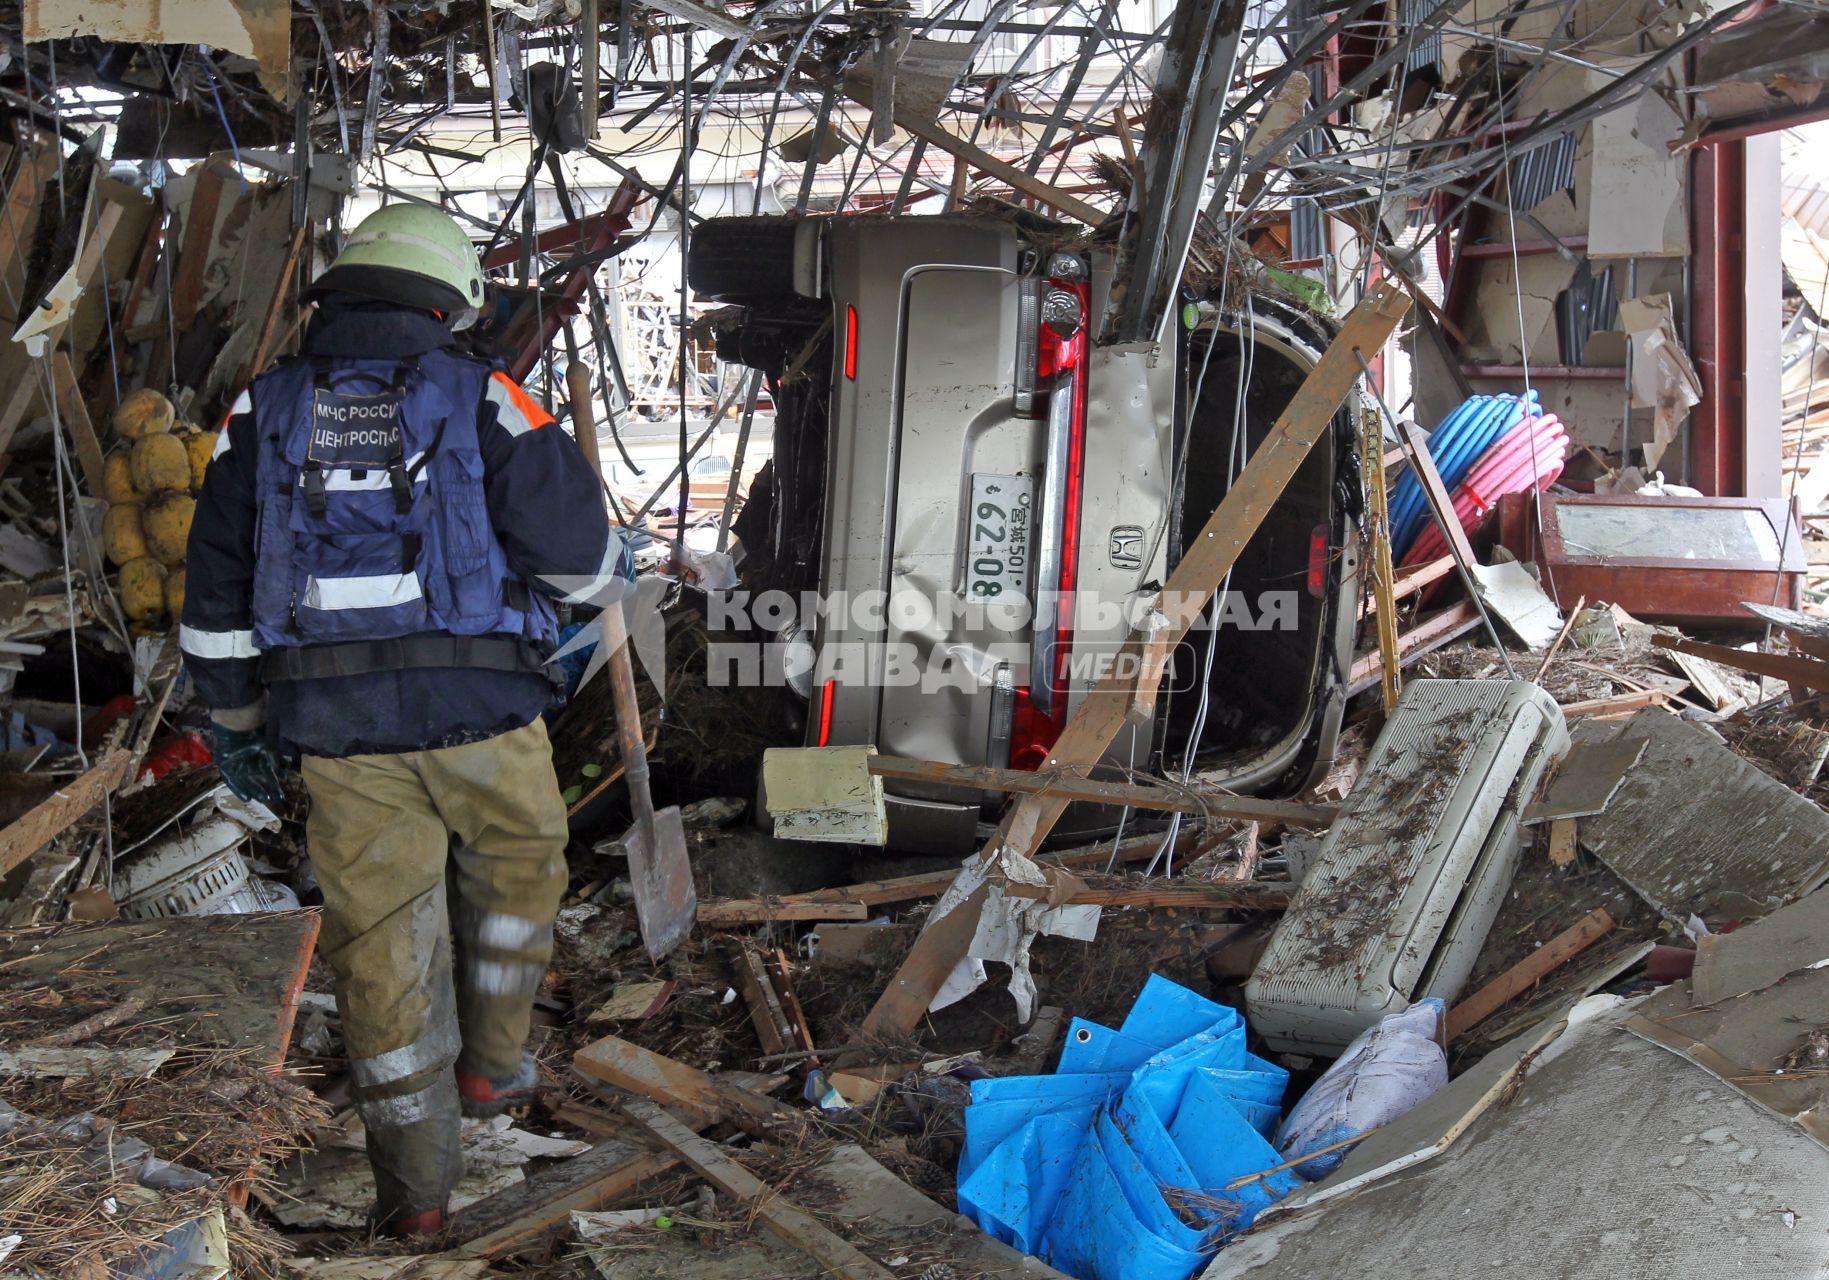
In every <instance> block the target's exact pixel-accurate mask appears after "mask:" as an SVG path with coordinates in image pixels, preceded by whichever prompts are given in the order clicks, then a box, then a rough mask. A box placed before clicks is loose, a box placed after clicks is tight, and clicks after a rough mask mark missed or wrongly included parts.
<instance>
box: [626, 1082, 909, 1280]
mask: <svg viewBox="0 0 1829 1280" xmlns="http://www.w3.org/2000/svg"><path fill="white" fill-rule="evenodd" d="M621 1105H622V1109H623V1111H624V1112H625V1113H626V1114H627V1115H628V1117H629V1118H630V1119H631V1120H633V1121H635V1123H637V1124H639V1125H641V1126H642V1127H643V1128H644V1129H646V1130H647V1131H648V1132H649V1133H650V1134H652V1135H653V1136H654V1139H655V1141H657V1142H659V1143H660V1144H661V1145H662V1146H664V1147H666V1148H667V1150H669V1151H671V1152H673V1154H675V1155H677V1156H678V1157H679V1158H680V1159H681V1160H683V1161H685V1162H686V1164H687V1165H688V1166H689V1167H690V1168H691V1169H692V1171H693V1172H694V1173H697V1174H698V1175H699V1176H700V1177H701V1178H703V1179H705V1181H707V1182H709V1183H710V1184H711V1185H712V1186H714V1187H716V1188H717V1189H718V1190H719V1191H721V1192H723V1193H724V1194H725V1195H727V1196H730V1197H731V1198H732V1199H734V1200H738V1201H741V1202H742V1203H743V1204H744V1205H746V1206H748V1207H749V1208H750V1209H751V1211H753V1212H754V1213H755V1215H756V1217H758V1218H760V1219H761V1220H762V1225H763V1226H765V1227H767V1228H768V1229H769V1231H770V1232H771V1233H772V1234H773V1235H775V1236H776V1237H778V1238H779V1239H781V1240H783V1241H785V1242H786V1243H788V1244H790V1245H792V1246H793V1247H794V1248H796V1249H799V1250H800V1251H801V1252H803V1253H805V1254H807V1255H809V1256H810V1257H812V1258H813V1259H814V1260H815V1261H817V1262H818V1263H819V1264H820V1266H821V1268H822V1270H823V1273H824V1274H825V1275H828V1276H838V1277H842V1280H894V1277H893V1276H892V1275H891V1273H890V1272H889V1271H887V1270H886V1269H885V1268H883V1267H881V1266H879V1265H878V1264H877V1263H875V1262H872V1261H871V1260H870V1259H869V1258H867V1257H865V1256H864V1255H863V1254H861V1253H859V1252H858V1251H857V1249H855V1248H854V1247H853V1246H851V1245H849V1244H847V1243H845V1241H843V1240H841V1239H840V1238H839V1237H838V1236H837V1235H835V1234H834V1233H833V1232H832V1231H830V1230H829V1229H827V1228H826V1227H825V1226H823V1225H822V1224H821V1223H820V1222H819V1220H818V1219H817V1218H815V1217H814V1216H813V1215H812V1214H810V1213H808V1212H807V1211H806V1210H805V1209H802V1208H801V1207H800V1206H799V1205H797V1204H794V1203H793V1202H792V1201H789V1200H787V1199H786V1198H784V1197H783V1196H781V1195H778V1194H777V1193H776V1192H775V1190H774V1189H773V1188H772V1187H770V1186H769V1185H768V1184H767V1183H765V1182H763V1181H762V1180H761V1179H760V1178H758V1177H756V1175H755V1174H753V1173H751V1172H750V1171H749V1170H748V1169H745V1168H744V1167H743V1166H742V1165H740V1164H738V1163H737V1162H736V1161H735V1160H732V1159H731V1158H730V1157H729V1156H728V1155H726V1154H725V1153H724V1151H723V1149H722V1148H720V1147H719V1146H718V1145H717V1144H716V1143H715V1142H709V1141H707V1140H706V1139H704V1138H701V1137H699V1135H698V1134H696V1133H694V1132H693V1131H692V1130H691V1129H688V1128H687V1127H686V1126H685V1125H683V1124H681V1123H680V1122H679V1121H678V1120H676V1119H674V1118H673V1117H672V1116H670V1115H668V1114H667V1113H666V1112H665V1111H662V1110H661V1109H660V1108H659V1107H658V1106H656V1105H655V1104H654V1103H652V1102H649V1101H647V1100H645V1099H642V1098H628V1099H624V1100H623V1101H622V1103H621Z"/></svg>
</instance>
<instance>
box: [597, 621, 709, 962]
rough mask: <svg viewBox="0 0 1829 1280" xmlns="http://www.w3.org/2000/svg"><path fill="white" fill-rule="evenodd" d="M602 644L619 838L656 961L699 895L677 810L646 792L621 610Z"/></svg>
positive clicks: (687, 925) (687, 929)
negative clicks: (623, 810) (623, 788)
mask: <svg viewBox="0 0 1829 1280" xmlns="http://www.w3.org/2000/svg"><path fill="white" fill-rule="evenodd" d="M602 619H603V639H602V641H601V642H600V643H602V644H604V645H606V646H608V651H609V658H608V660H607V663H606V666H607V668H608V671H609V676H610V696H611V697H612V698H613V699H614V700H615V703H616V735H617V737H618V738H620V739H621V741H622V766H623V777H624V778H625V779H627V781H628V784H629V803H630V804H631V805H632V806H633V808H634V810H635V825H634V826H632V827H630V828H629V830H628V832H627V833H626V834H625V835H624V836H623V838H622V843H623V847H624V848H626V849H627V850H628V851H629V882H630V884H631V885H632V886H633V887H634V889H635V920H636V923H637V924H638V925H639V926H640V928H641V940H642V943H643V945H645V946H646V947H647V948H648V954H649V955H650V956H652V957H653V958H654V959H656V960H659V959H660V958H661V957H663V956H665V955H666V954H667V953H668V952H670V951H672V950H673V949H674V948H675V947H677V946H679V944H680V943H682V942H684V941H685V940H686V935H687V934H689V933H691V932H692V922H693V919H694V918H695V917H696V916H697V914H698V905H699V899H698V892H697V890H695V889H694V888H693V885H692V864H691V862H689V861H688V860H687V858H686V829H685V827H683V826H682V825H681V824H680V811H679V808H678V807H677V806H674V805H669V806H668V807H667V808H665V809H662V810H661V811H660V812H658V813H656V812H655V810H654V797H653V796H652V795H651V794H649V791H648V748H647V745H646V744H645V743H643V742H642V737H641V710H640V708H639V707H638V706H637V705H636V703H635V666H634V663H633V662H631V661H630V658H629V634H628V629H627V627H626V626H625V625H624V624H623V620H622V605H621V603H620V602H612V603H611V604H610V605H609V606H608V607H607V608H605V609H604V611H603V615H602Z"/></svg>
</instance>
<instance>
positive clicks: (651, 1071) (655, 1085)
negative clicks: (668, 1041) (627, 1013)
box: [572, 1036, 795, 1129]
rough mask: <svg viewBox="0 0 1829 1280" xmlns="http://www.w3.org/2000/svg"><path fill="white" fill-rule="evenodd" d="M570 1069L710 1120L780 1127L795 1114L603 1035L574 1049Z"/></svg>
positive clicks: (615, 1037) (791, 1110)
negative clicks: (575, 1050) (599, 1038)
mask: <svg viewBox="0 0 1829 1280" xmlns="http://www.w3.org/2000/svg"><path fill="white" fill-rule="evenodd" d="M572 1069H573V1070H575V1071H577V1072H578V1073H579V1074H580V1075H583V1076H586V1077H588V1078H589V1079H592V1080H597V1081H601V1082H602V1083H604V1084H610V1085H615V1086H616V1087H617V1088H618V1089H623V1090H626V1091H628V1092H629V1093H633V1094H637V1095H639V1096H640V1097H643V1098H652V1099H653V1100H654V1101H656V1102H660V1103H665V1104H666V1105H667V1106H669V1107H676V1108H678V1109H679V1110H681V1111H683V1112H685V1113H686V1115H688V1116H690V1117H691V1118H692V1119H694V1120H696V1121H702V1122H703V1123H705V1124H707V1125H712V1124H716V1123H718V1122H719V1121H720V1120H728V1121H731V1122H732V1123H734V1124H739V1125H757V1126H760V1127H762V1128H764V1129H769V1128H774V1127H778V1126H779V1125H781V1124H782V1123H784V1122H787V1121H791V1120H793V1119H794V1117H795V1112H794V1111H793V1109H792V1108H790V1107H788V1106H786V1105H784V1104H783V1103H780V1102H777V1101H775V1100H774V1099H773V1098H766V1097H764V1096H762V1095H761V1094H759V1093H752V1092H750V1091H749V1090H748V1089H742V1088H739V1087H738V1086H736V1085H732V1084H725V1083H724V1082H722V1081H720V1080H714V1079H712V1078H711V1077H710V1076H708V1075H706V1074H705V1073H704V1072H703V1071H700V1070H699V1069H698V1068H697V1067H689V1066H687V1065H686V1064H685V1063H683V1062H676V1061H675V1060H674V1059H672V1058H669V1057H666V1056H665V1055H664V1054H659V1053H655V1052H654V1051H653V1050H652V1049H644V1048H642V1047H641V1046H640V1045H638V1044H631V1043H629V1042H628V1041H627V1040H624V1039H622V1038H621V1037H620V1036H605V1037H604V1038H603V1039H601V1040H598V1041H595V1042H593V1043H591V1044H587V1045H585V1046H584V1048H582V1049H580V1050H578V1052H577V1053H575V1054H573V1055H572Z"/></svg>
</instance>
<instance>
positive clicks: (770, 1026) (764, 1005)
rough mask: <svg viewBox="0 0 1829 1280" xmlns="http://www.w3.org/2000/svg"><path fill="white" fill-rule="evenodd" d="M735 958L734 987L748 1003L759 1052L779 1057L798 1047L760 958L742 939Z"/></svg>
mask: <svg viewBox="0 0 1829 1280" xmlns="http://www.w3.org/2000/svg"><path fill="white" fill-rule="evenodd" d="M735 960H736V963H735V964H734V965H733V966H732V968H733V969H734V970H735V972H736V975H737V990H739V991H741V992H742V993H743V1003H744V1004H746V1005H748V1006H749V1021H750V1025H752V1026H753V1027H755V1029H756V1039H758V1040H760V1041H761V1042H762V1052H763V1053H764V1054H769V1055H773V1056H775V1057H779V1056H781V1055H782V1054H785V1053H788V1052H789V1051H791V1050H794V1049H798V1048H801V1047H802V1046H801V1045H800V1044H799V1043H798V1041H797V1040H796V1039H795V1037H794V1029H793V1026H792V1025H791V1024H790V1023H789V1021H788V1016H787V1010H785V1009H783V1008H782V1007H781V1000H780V998H779V997H778V996H777V995H776V994H775V988H774V984H773V983H771V982H770V981H769V980H768V970H767V969H766V968H764V967H763V964H762V957H761V956H760V955H759V954H757V952H756V949H755V948H754V947H752V946H750V945H749V944H748V943H747V942H746V943H743V944H741V945H740V946H738V948H737V951H736V956H735Z"/></svg>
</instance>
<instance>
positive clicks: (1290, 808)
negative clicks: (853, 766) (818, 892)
mask: <svg viewBox="0 0 1829 1280" xmlns="http://www.w3.org/2000/svg"><path fill="white" fill-rule="evenodd" d="M1157 672H1158V678H1160V667H1158V668H1157ZM870 772H871V773H873V774H875V775H876V776H877V777H880V778H898V779H901V780H904V781H909V782H956V783H959V784H960V785H962V786H968V787H973V788H976V789H977V790H980V791H1009V792H1013V793H1016V794H1019V795H1021V794H1038V793H1039V794H1047V795H1051V796H1059V797H1061V798H1063V799H1066V800H1084V801H1087V802H1088V803H1091V804H1121V805H1127V806H1129V807H1130V808H1132V809H1157V810H1162V811H1165V812H1170V813H1196V814H1205V815H1206V816H1208V817H1213V818H1239V819H1244V820H1248V821H1258V822H1284V823H1289V824H1291V825H1294V826H1313V827H1321V826H1326V825H1327V824H1328V823H1330V822H1332V821H1333V820H1334V818H1335V817H1336V816H1338V814H1339V812H1340V810H1339V809H1338V808H1337V807H1335V806H1333V805H1319V804H1294V803H1291V802H1288V801H1283V800H1258V799H1254V798H1252V797H1250V796H1235V795H1229V794H1227V793H1225V792H1222V791H1214V790H1211V789H1209V788H1202V787H1193V786H1187V787H1181V786H1163V785H1137V784H1134V783H1124V782H1102V781H1100V780H1098V779H1095V778H1080V777H1074V776H1072V775H1070V774H1067V773H1065V772H1062V771H1058V770H1049V769H1043V770H1040V771H1037V772H1029V771H1026V770H1023V769H994V768H991V767H989V766H988V765H971V764H942V763H940V762H939V761H936V760H910V759H907V758H906V757H903V756H878V755H873V756H871V757H870Z"/></svg>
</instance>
